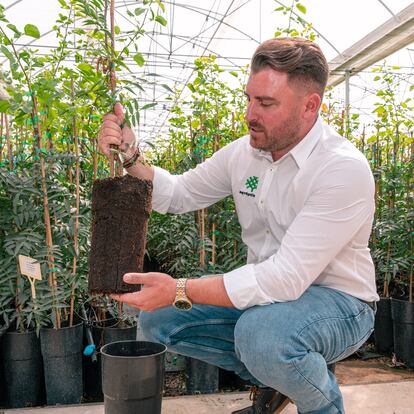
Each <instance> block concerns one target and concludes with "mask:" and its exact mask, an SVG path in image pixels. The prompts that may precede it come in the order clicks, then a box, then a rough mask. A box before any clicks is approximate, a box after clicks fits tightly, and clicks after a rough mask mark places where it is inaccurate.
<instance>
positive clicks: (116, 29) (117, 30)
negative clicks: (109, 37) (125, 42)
mask: <svg viewBox="0 0 414 414" xmlns="http://www.w3.org/2000/svg"><path fill="white" fill-rule="evenodd" d="M119 33H121V29H120V28H119V26H115V34H117V35H119Z"/></svg>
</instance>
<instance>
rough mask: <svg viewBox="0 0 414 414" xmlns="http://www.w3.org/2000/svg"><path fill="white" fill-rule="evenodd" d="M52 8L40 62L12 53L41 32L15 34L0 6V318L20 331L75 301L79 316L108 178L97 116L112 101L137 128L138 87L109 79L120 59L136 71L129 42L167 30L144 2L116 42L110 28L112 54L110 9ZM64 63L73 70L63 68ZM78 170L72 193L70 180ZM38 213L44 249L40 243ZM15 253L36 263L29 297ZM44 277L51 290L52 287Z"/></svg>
mask: <svg viewBox="0 0 414 414" xmlns="http://www.w3.org/2000/svg"><path fill="white" fill-rule="evenodd" d="M59 3H60V5H61V6H62V13H60V14H59V16H58V18H57V21H56V24H55V25H54V26H53V30H54V33H55V35H56V37H57V39H58V41H59V44H58V47H57V48H55V49H54V50H53V51H51V52H50V53H49V54H47V55H45V56H41V55H39V54H38V53H37V50H36V49H34V48H32V47H30V46H25V47H23V48H17V46H16V45H15V44H16V43H17V42H18V41H19V39H20V38H21V37H22V36H25V35H26V36H30V37H32V38H35V39H37V38H39V37H40V32H39V30H38V28H37V27H36V26H35V25H33V24H31V23H28V24H26V25H25V26H24V28H23V29H20V28H18V27H16V26H15V25H14V24H13V23H11V22H9V21H8V19H7V17H6V15H5V13H4V7H2V6H0V23H1V24H0V49H1V53H2V54H4V56H5V57H6V61H7V63H6V65H4V68H3V74H4V81H5V83H6V85H7V91H8V93H9V94H10V95H11V99H10V102H2V103H1V106H0V111H2V112H6V113H7V117H8V119H9V120H10V136H9V137H8V138H7V145H5V142H4V141H3V139H4V138H5V137H1V142H0V147H1V153H0V154H1V156H0V167H1V169H0V171H1V172H0V207H1V211H0V274H1V275H2V277H1V278H0V313H1V314H2V316H3V319H4V320H7V321H11V320H13V321H14V324H15V327H16V328H17V329H18V330H25V329H29V328H33V327H35V328H36V329H40V326H43V325H46V324H52V325H53V326H55V327H56V326H57V325H58V323H57V315H59V314H60V315H61V317H62V318H63V319H66V318H67V317H68V315H69V313H70V311H71V308H70V307H71V305H72V303H71V299H72V298H75V303H74V310H75V312H78V309H77V308H78V306H79V302H80V301H82V300H85V296H87V293H86V275H87V272H88V263H87V257H88V252H89V246H90V202H89V201H88V200H90V193H91V187H92V183H93V180H94V179H95V178H100V177H105V176H107V175H108V164H107V162H106V160H105V159H104V158H103V157H102V156H101V155H99V154H97V143H96V137H97V135H98V132H99V128H100V125H101V119H102V115H103V114H105V113H108V112H110V111H111V110H112V108H113V104H114V102H115V101H116V100H120V101H121V102H123V103H124V105H125V106H126V108H127V109H128V112H127V119H128V120H129V121H130V122H131V123H132V124H133V125H138V123H139V112H140V111H141V110H145V109H146V108H147V109H149V108H151V107H152V106H153V105H154V104H155V103H151V104H150V105H148V106H146V107H145V106H142V108H141V106H140V105H139V101H138V99H137V98H136V94H137V90H143V85H145V84H146V80H145V79H140V78H137V77H136V76H131V77H128V79H117V82H116V88H115V90H113V88H111V79H113V78H111V76H117V75H118V73H119V72H120V70H121V69H126V70H129V71H130V69H129V68H128V66H127V65H126V64H125V61H124V56H125V55H128V54H129V53H131V54H135V55H136V56H138V57H140V56H141V60H140V61H139V62H140V63H141V64H144V63H145V62H144V60H143V58H142V55H140V53H139V50H138V42H137V39H138V38H139V37H140V36H142V35H143V33H144V27H145V25H146V24H147V23H150V22H151V21H156V17H157V16H158V19H157V20H158V22H157V24H165V23H166V22H165V20H163V19H161V18H160V17H161V16H160V14H161V12H162V11H163V4H162V3H161V2H160V1H145V2H144V4H143V5H142V7H141V8H140V11H138V12H136V13H135V14H133V16H134V19H135V26H136V28H134V29H133V30H131V31H129V32H127V33H123V34H121V33H120V32H119V28H115V32H116V33H117V34H118V39H117V45H118V49H119V50H121V51H118V49H117V50H114V49H113V48H112V46H111V42H110V35H111V33H110V29H109V24H108V19H107V17H109V13H108V11H106V10H105V6H106V5H108V4H109V2H105V1H104V0H93V1H86V0H70V1H64V0H59ZM75 19H76V25H75V24H74V22H75ZM69 57H71V58H73V59H74V61H75V64H74V65H72V64H71V63H67V61H68V58H69ZM137 63H138V62H137ZM130 72H131V71H130ZM3 74H2V75H3ZM75 134H76V135H75ZM8 144H10V146H8ZM5 148H7V155H8V156H7V157H6V156H5V154H4V152H6V150H5ZM76 154H79V155H76ZM76 163H79V185H76V182H75V174H76ZM43 168H44V169H45V172H44V176H45V180H43V178H42V176H43V174H42V169H43ZM42 181H44V182H43V183H42ZM77 192H78V193H79V204H80V206H79V212H77V207H76V206H77V201H76V193H77ZM45 195H47V201H48V204H46V203H45ZM45 205H46V207H45ZM46 211H47V212H48V215H50V223H51V235H52V241H53V245H52V246H48V243H46V238H47V237H46V234H47V229H46V224H45V223H46V222H47V220H45V217H46ZM75 237H76V238H77V240H78V243H75ZM76 246H77V247H76ZM19 254H23V255H27V256H30V257H33V258H35V259H36V260H38V261H39V262H40V264H41V269H42V274H43V279H42V280H41V281H39V282H36V293H37V297H36V299H33V298H32V295H31V289H30V284H29V282H28V280H27V278H26V277H21V276H20V275H19V270H18V267H17V256H18V255H19ZM75 262H76V271H75V269H74V264H75ZM51 275H54V277H55V278H56V285H54V284H53V283H51V282H50V280H49V276H51ZM56 310H60V312H56ZM78 313H79V312H78Z"/></svg>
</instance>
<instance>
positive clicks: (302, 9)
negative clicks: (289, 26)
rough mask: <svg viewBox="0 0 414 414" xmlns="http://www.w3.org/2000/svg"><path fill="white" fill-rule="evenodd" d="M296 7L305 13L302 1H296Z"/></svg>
mask: <svg viewBox="0 0 414 414" xmlns="http://www.w3.org/2000/svg"><path fill="white" fill-rule="evenodd" d="M296 8H297V9H298V10H299V11H300V12H302V13H303V14H306V7H305V6H304V5H303V4H302V3H296Z"/></svg>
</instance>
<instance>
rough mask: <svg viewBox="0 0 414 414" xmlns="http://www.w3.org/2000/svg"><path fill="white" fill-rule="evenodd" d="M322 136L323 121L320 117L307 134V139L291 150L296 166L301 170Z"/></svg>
mask: <svg viewBox="0 0 414 414" xmlns="http://www.w3.org/2000/svg"><path fill="white" fill-rule="evenodd" d="M321 134H322V121H321V118H320V116H318V118H317V119H316V122H315V123H314V124H313V127H312V128H311V129H310V131H309V132H308V133H307V134H306V136H305V138H303V139H302V141H300V142H299V144H297V145H295V146H294V147H293V148H292V149H291V150H290V152H289V153H290V155H291V156H292V157H293V159H294V160H295V161H296V164H297V165H298V167H299V168H302V166H303V164H304V162H305V161H306V160H307V159H308V158H309V156H310V155H311V153H312V151H313V149H314V148H315V145H316V144H317V143H318V141H319V138H320V136H321Z"/></svg>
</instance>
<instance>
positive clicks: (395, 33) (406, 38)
mask: <svg viewBox="0 0 414 414" xmlns="http://www.w3.org/2000/svg"><path fill="white" fill-rule="evenodd" d="M412 42H414V3H411V4H410V5H409V6H408V7H406V8H405V9H403V10H401V12H399V13H398V14H396V15H395V16H393V17H392V18H390V19H389V20H387V21H386V22H385V23H383V24H382V25H381V26H378V28H377V29H375V30H373V31H372V32H371V33H369V34H368V35H367V36H365V37H363V38H362V39H361V40H359V41H358V42H356V43H355V44H353V45H352V46H351V47H350V48H348V49H347V50H345V51H344V52H343V53H341V54H340V55H338V56H337V57H335V58H334V59H332V60H331V61H330V62H329V66H330V69H331V74H330V77H329V80H328V85H327V86H328V87H334V86H336V85H339V84H340V83H342V82H343V81H345V80H346V79H347V78H349V76H352V75H353V74H357V73H358V72H361V71H362V70H364V69H366V68H367V67H369V66H371V65H373V64H374V63H376V62H378V61H379V60H381V59H384V58H386V57H387V56H389V55H391V54H392V53H394V52H397V51H398V50H400V49H402V48H403V47H405V46H407V45H409V44H410V43H412Z"/></svg>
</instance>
